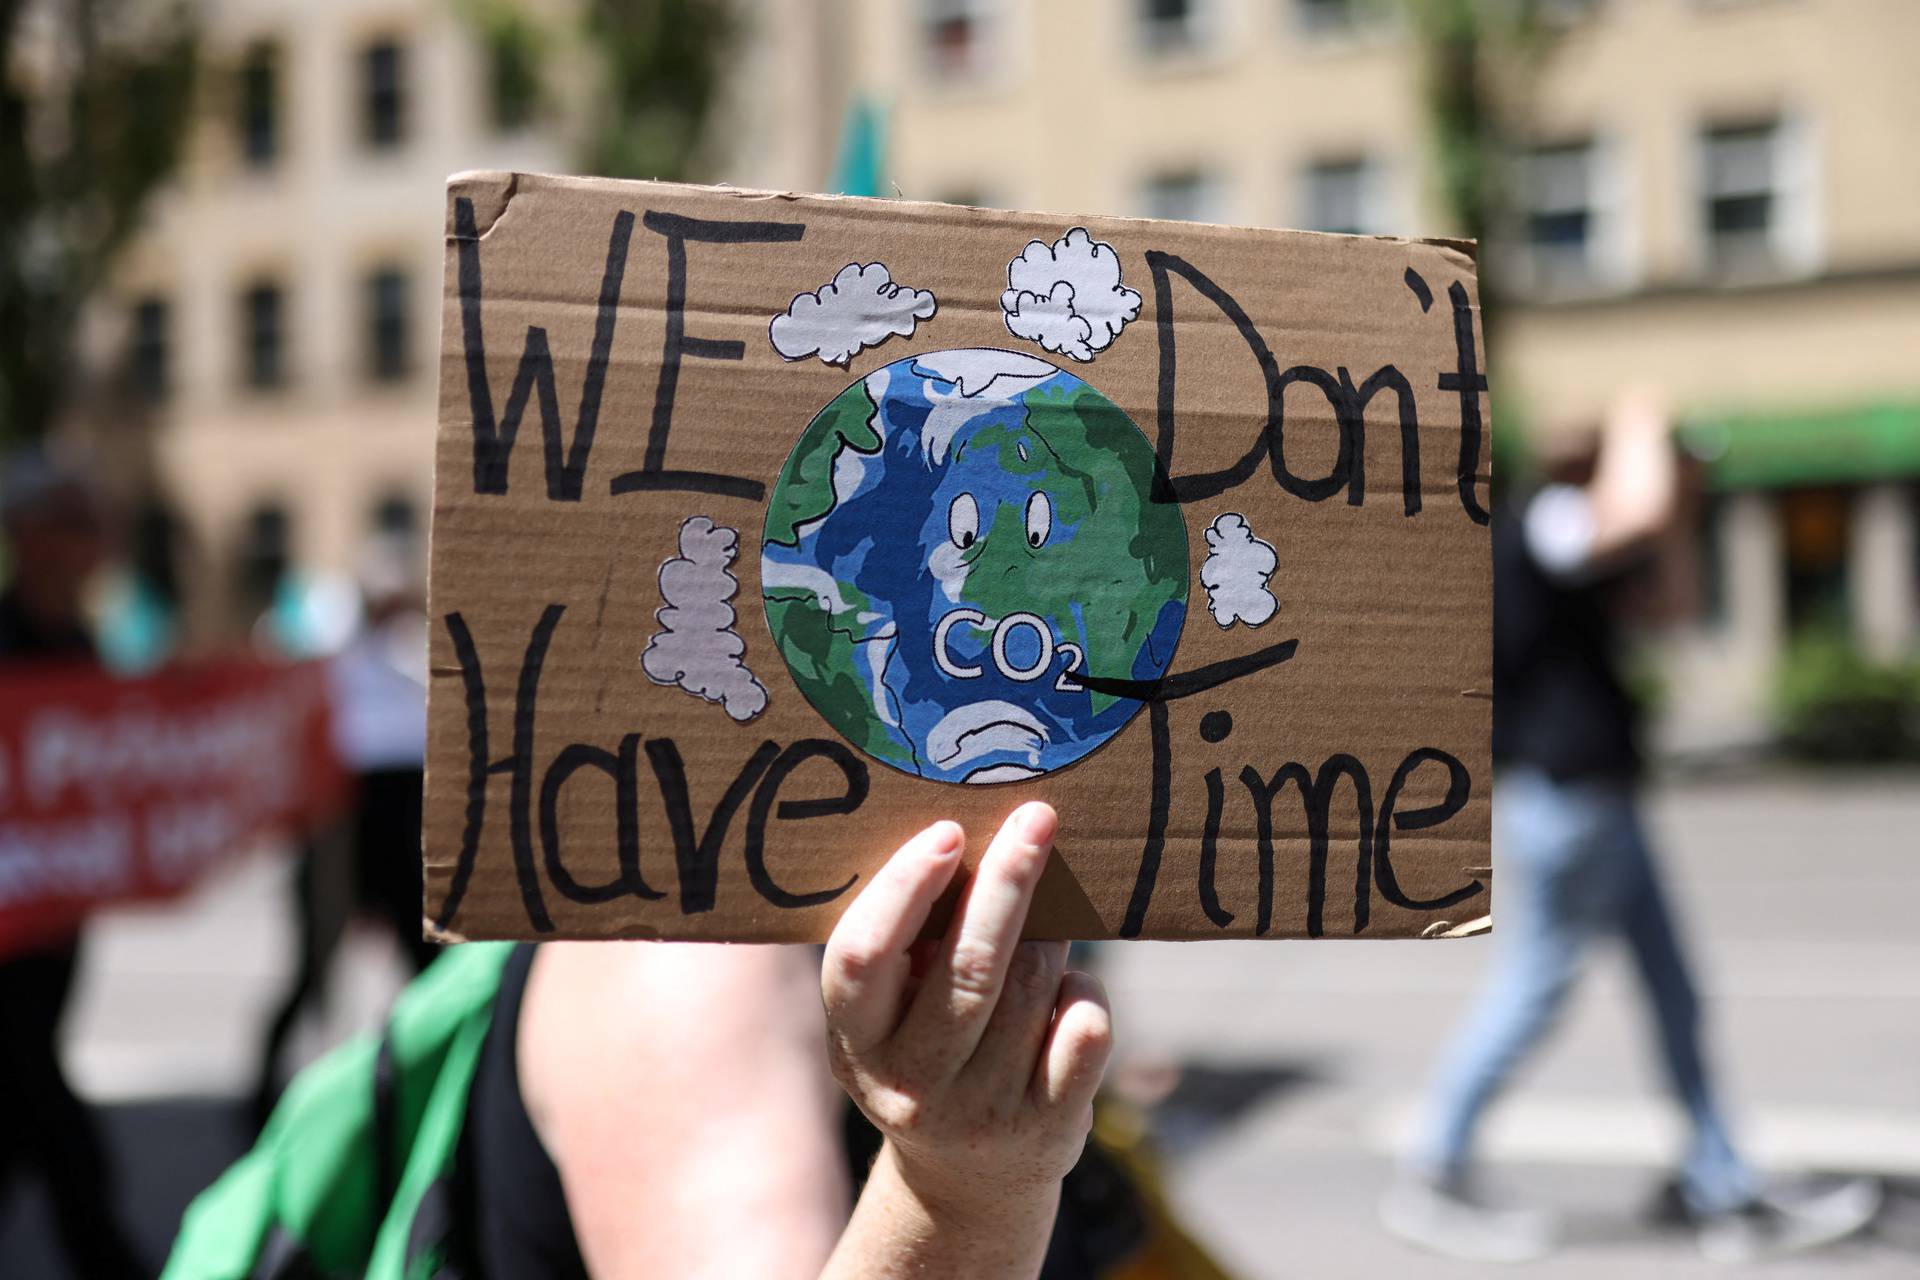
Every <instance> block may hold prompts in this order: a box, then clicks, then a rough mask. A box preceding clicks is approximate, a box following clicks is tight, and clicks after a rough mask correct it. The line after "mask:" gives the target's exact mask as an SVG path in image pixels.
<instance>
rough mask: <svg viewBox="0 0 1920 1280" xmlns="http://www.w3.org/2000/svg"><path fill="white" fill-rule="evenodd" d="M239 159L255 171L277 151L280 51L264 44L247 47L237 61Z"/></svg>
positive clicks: (269, 161)
mask: <svg viewBox="0 0 1920 1280" xmlns="http://www.w3.org/2000/svg"><path fill="white" fill-rule="evenodd" d="M239 98H240V101H239V108H240V114H239V120H238V121H237V123H238V125H239V130H240V155H241V157H242V158H243V159H244V160H245V161H246V162H247V164H248V165H249V166H251V167H253V168H255V169H264V168H266V167H267V166H269V165H271V164H272V163H273V162H274V159H275V157H276V156H277V155H278V154H279V151H280V51H279V50H278V49H276V48H275V47H274V46H273V45H272V44H270V43H268V42H267V41H264V40H262V41H258V42H256V43H254V44H253V45H251V46H249V47H248V49H247V52H246V56H245V57H244V58H242V59H241V61H240V82H239Z"/></svg>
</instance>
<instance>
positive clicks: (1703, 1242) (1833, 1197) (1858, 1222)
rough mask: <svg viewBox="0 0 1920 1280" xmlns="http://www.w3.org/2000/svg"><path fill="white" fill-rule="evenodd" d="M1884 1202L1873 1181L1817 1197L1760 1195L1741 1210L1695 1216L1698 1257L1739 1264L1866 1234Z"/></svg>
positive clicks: (1836, 1188)
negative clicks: (1881, 1200) (1861, 1233)
mask: <svg viewBox="0 0 1920 1280" xmlns="http://www.w3.org/2000/svg"><path fill="white" fill-rule="evenodd" d="M1880 1198H1881V1189H1880V1184H1879V1183H1878V1182H1875V1181H1873V1180H1872V1179H1870V1178H1851V1179H1849V1180H1847V1181H1845V1182H1842V1183H1840V1184H1838V1185H1837V1186H1833V1187H1830V1188H1828V1189H1826V1190H1824V1191H1821V1192H1818V1193H1816V1194H1813V1195H1806V1196H1794V1197H1788V1196H1785V1195H1783V1194H1775V1193H1767V1194H1762V1195H1757V1196H1755V1197H1754V1198H1753V1199H1752V1200H1750V1201H1748V1202H1747V1203H1746V1204H1744V1205H1741V1206H1740V1207H1739V1208H1737V1209H1729V1210H1727V1211H1726V1212H1724V1213H1714V1214H1696V1215H1695V1225H1696V1229H1697V1230H1698V1232H1699V1239H1700V1252H1701V1253H1702V1254H1703V1255H1704V1256H1705V1257H1706V1258H1707V1259H1708V1260H1710V1261H1713V1262H1726V1263H1741V1262H1754V1261H1757V1260H1759V1259H1761V1258H1771V1257H1778V1256H1779V1255H1781V1254H1786V1253H1801V1252H1804V1251H1805V1250H1808V1249H1817V1248H1819V1247H1820V1246H1821V1245H1827V1244H1832V1243H1834V1242H1835V1241H1838V1240H1844V1239H1846V1238H1847V1237H1848V1236H1851V1235H1853V1234H1855V1233H1857V1232H1859V1231H1861V1230H1863V1229H1864V1228H1865V1227H1866V1226H1867V1224H1868V1223H1870V1222H1872V1221H1873V1218H1874V1215H1875V1214H1876V1213H1878V1212H1879V1211H1880Z"/></svg>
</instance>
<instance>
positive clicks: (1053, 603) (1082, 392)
mask: <svg viewBox="0 0 1920 1280" xmlns="http://www.w3.org/2000/svg"><path fill="white" fill-rule="evenodd" d="M1155 467H1156V460H1155V457H1154V453H1153V449H1152V447H1151V446H1150V445H1149V444H1148V442H1147V440H1146V438H1145V437H1144V436H1142V435H1141V433H1140V431H1139V428H1138V427H1136V426H1135V425H1134V423H1133V421H1132V419H1130V418H1129V417H1128V416H1127V415H1126V413H1125V412H1123V411H1122V410H1121V409H1120V408H1119V407H1118V406H1116V405H1115V404H1114V403H1113V402H1112V401H1111V400H1109V399H1107V398H1106V397H1105V396H1104V395H1102V394H1101V393H1100V392H1099V391H1097V390H1095V389H1094V388H1093V387H1092V386H1090V385H1088V384H1087V383H1086V382H1084V381H1083V380H1081V379H1080V378H1078V377H1075V376H1074V375H1073V374H1070V373H1067V372H1065V371H1063V370H1061V369H1058V368H1056V367H1055V366H1053V365H1052V364H1049V363H1048V362H1046V361H1044V360H1040V359H1036V358H1034V357H1032V356H1027V355H1022V354H1019V353H1015V352H1010V351H1000V350H995V349H989V348H968V349H961V350H952V351H941V352H935V353H931V354H927V355H921V356H915V357H911V358H908V359H903V360H897V361H895V362H893V363H891V364H888V365H885V366H883V367H881V368H879V369H876V370H874V371H873V372H872V373H870V374H868V375H867V376H866V377H864V378H862V379H860V380H859V381H858V382H855V383H854V384H853V385H851V386H849V387H848V388H846V390H845V391H843V392H842V393H840V394H839V395H838V396H836V397H835V398H834V399H833V400H832V401H831V402H829V403H828V404H827V406H826V407H825V408H823V409H822V410H821V411H820V413H819V414H818V415H816V416H815V418H814V419H813V421H812V422H811V423H810V424H809V425H808V427H807V429H806V431H805V432H804V433H803V434H802V435H801V438H800V440H799V441H798V442H797V443H796V444H795V446H794V448H793V451H792V453H791V454H790V455H789V457H788V460H787V463H786V465H785V467H784V468H783V469H782V472H781V475H780V478H779V481H778V482H777V484H776V485H775V487H774V491H773V494H772V496H771V498H770V500H769V503H768V511H767V521H766V528H765V531H764V538H763V541H762V551H761V565H760V578H761V594H762V597H763V599H764V601H765V605H766V610H767V620H768V624H769V626H770V628H771V630H772V633H773V636H774V639H775V642H776V643H777V644H778V646H779V648H780V652H781V656H782V657H783V658H784V659H785V661H786V664H787V667H788V670H789V671H790V672H791V673H792V675H793V678H794V681H795V683H796V684H797V685H798V686H799V688H800V690H801V692H802V693H803V694H804V695H805V696H806V698H807V700H808V701H809V702H810V703H811V704H812V705H813V706H814V707H815V708H816V709H817V710H818V711H819V712H820V714H821V715H822V716H824V717H825V718H826V719H827V721H828V722H829V723H830V724H832V725H833V727H834V728H835V729H836V730H837V731H838V732H839V733H841V734H842V735H843V736H845V737H846V738H847V739H848V740H849V741H850V742H852V743H853V744H854V745H856V746H858V747H859V748H860V749H861V750H863V751H865V752H866V753H867V754H868V755H870V756H872V757H874V758H875V759H878V760H881V761H883V762H885V763H887V764H889V765H891V766H893V767H895V768H898V769H901V770H904V771H906V772H908V773H912V774H916V775H918V776H920V777H924V778H930V779H937V780H940V781H946V782H975V783H981V782H1003V781H1013V780H1018V779H1023V778H1032V777H1036V776H1039V775H1041V774H1044V773H1046V772H1048V771H1050V770H1053V769H1058V768H1061V767H1062V766H1065V765H1068V764H1071V763H1073V762H1074V761H1076V760H1079V759H1080V758H1082V757H1083V756H1085V755H1086V754H1087V753H1088V752H1090V751H1093V750H1094V749H1095V748H1097V747H1098V746H1100V745H1101V744H1102V743H1103V742H1106V741H1107V740H1108V739H1110V738H1111V737H1112V736H1113V735H1114V734H1115V733H1117V732H1119V731H1120V730H1121V729H1122V728H1123V727H1125V725H1126V724H1127V723H1128V721H1129V720H1131V719H1132V718H1133V716H1134V714H1135V713H1136V712H1137V711H1138V710H1139V709H1140V706H1141V703H1140V701H1139V700H1138V699H1136V698H1135V697H1132V696H1128V692H1129V691H1124V690H1123V691H1116V690H1114V689H1113V688H1107V689H1104V690H1095V689H1089V688H1087V687H1086V686H1085V685H1082V684H1080V683H1079V682H1078V681H1077V680H1076V676H1088V677H1101V678H1105V679H1108V680H1116V681H1136V682H1145V681H1153V680H1156V679H1158V678H1159V677H1160V676H1162V675H1164V674H1165V672H1166V670H1167V667H1168V664H1169V663H1170V662H1171V661H1172V659H1173V653H1174V649H1175V647H1176V646H1177V645H1178V643H1179V640H1180V633H1181V628H1182V627H1183V626H1184V624H1185V621H1186V611H1187V578H1188V556H1187V534H1186V525H1185V521H1184V518H1183V516H1182V515H1181V512H1180V509H1179V508H1178V506H1176V505H1174V504H1170V503H1156V502H1154V501H1153V500H1152V493H1153V481H1154V475H1155ZM1131 692H1141V690H1138V689H1134V690H1131Z"/></svg>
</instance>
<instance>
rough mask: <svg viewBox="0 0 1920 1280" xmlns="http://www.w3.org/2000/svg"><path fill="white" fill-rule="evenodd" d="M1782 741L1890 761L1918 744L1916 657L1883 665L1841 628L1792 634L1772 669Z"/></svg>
mask: <svg viewBox="0 0 1920 1280" xmlns="http://www.w3.org/2000/svg"><path fill="white" fill-rule="evenodd" d="M1773 710H1774V715H1775V717H1776V720H1777V722H1778V725H1779V728H1780V738H1781V742H1782V745H1784V746H1785V747H1786V748H1787V750H1788V751H1790V752H1792V753H1794V754H1796V755H1799V756H1803V757H1805V758H1808V759H1814V760H1833V761H1874V760H1895V759H1900V758H1902V757H1906V756H1910V755H1912V754H1914V753H1915V751H1916V750H1920V663H1883V662H1875V661H1873V660H1872V659H1870V658H1868V657H1866V656H1865V655H1864V654H1862V653H1861V652H1860V651H1859V650H1858V649H1856V648H1855V647H1854V645H1853V641H1852V639H1851V638H1850V637H1849V636H1848V634H1847V632H1846V630H1845V628H1844V627H1839V626H1818V627H1812V628H1809V629H1807V630H1804V631H1802V632H1800V633H1799V634H1797V635H1795V636H1794V637H1793V641H1792V643H1791V644H1789V645H1788V647H1787V651H1786V653H1785V655H1784V656H1783V657H1782V659H1781V662H1780V666H1779V669H1778V670H1777V671H1776V672H1775V673H1774V682H1773Z"/></svg>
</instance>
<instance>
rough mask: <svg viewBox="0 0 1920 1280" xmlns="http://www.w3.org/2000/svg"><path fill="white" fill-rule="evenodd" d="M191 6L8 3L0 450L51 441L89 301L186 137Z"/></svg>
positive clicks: (2, 102) (75, 0)
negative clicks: (48, 436)
mask: <svg viewBox="0 0 1920 1280" xmlns="http://www.w3.org/2000/svg"><path fill="white" fill-rule="evenodd" d="M196 37H197V27H196V25H195V22H194V19H193V16H192V14H191V12H190V11H189V10H188V9H187V8H186V7H185V6H184V5H177V6H170V7H166V8H161V7H159V6H156V5H153V4H141V3H133V2H130V0H50V2H48V0H38V2H36V0H0V449H4V448H8V447H11V446H15V445H18V444H20V443H22V442H25V441H31V440H35V439H38V438H39V437H41V436H43V435H44V434H45V433H46V432H47V430H48V428H49V427H50V426H51V425H52V424H53V421H54V417H55V415H56V414H57V413H58V412H59V410H60V407H61V397H62V395H63V394H64V392H65V390H66V388H67V386H68V377H69V374H70V372H71V369H72V363H73V359H74V349H73V348H74V339H75V335H76V330H77V328H78V325H79V321H80V316H81V311H82V308H83V306H84V305H85V303H86V300H87V299H88V297H89V296H90V295H91V294H92V293H93V292H94V290H96V289H97V288H98V287H99V286H100V285H101V283H102V282H103V280H104V279H105V277H106V274H107V271H108V270H109V268H110V267H111V265H112V263H113V259H114V255H115V254H116V253H117V252H118V251H119V250H120V248H121V247H122V246H123V245H124V244H125V243H126V241H127V239H128V237H129V236H131V235H132V234H133V232H134V231H135V230H136V229H137V228H138V226H139V222H140V217H141V214H142V212H143V211H144V209H145V207H146V205H147V201H148V198H149V197H150V196H151V195H152V194H153V192H154V190H155V189H156V188H157V187H158V186H159V185H160V183H161V182H162V181H163V180H164V179H165V178H166V177H167V175H168V174H169V173H171V172H172V170H173V168H174V166H175V164H176V163H177V161H178V160H179V157H180V154H181V151H182V148H183V146H184V143H185V139H186V131H187V125H188V121H189V118H190V115H191V111H192V102H193V87H194V80H195V71H196V66H197V56H196V49H197V38H196Z"/></svg>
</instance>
